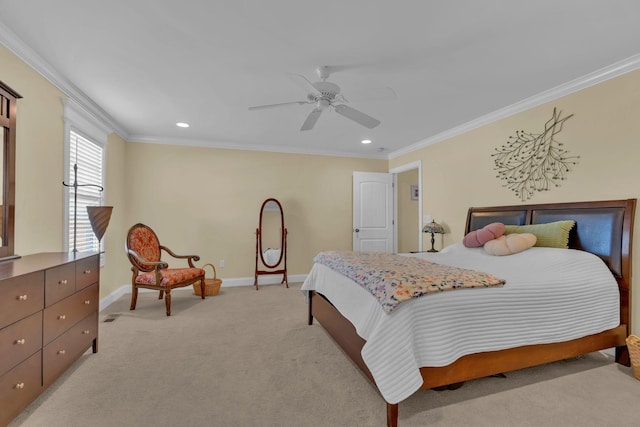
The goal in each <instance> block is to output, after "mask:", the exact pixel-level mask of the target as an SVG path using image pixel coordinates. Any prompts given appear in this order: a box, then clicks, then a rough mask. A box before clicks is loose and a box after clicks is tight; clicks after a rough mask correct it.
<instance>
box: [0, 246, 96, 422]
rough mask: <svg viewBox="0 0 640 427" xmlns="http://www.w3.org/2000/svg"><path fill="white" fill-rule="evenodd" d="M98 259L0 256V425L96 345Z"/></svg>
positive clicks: (63, 255) (55, 255)
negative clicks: (2, 258) (3, 257)
mask: <svg viewBox="0 0 640 427" xmlns="http://www.w3.org/2000/svg"><path fill="white" fill-rule="evenodd" d="M99 260H100V256H99V254H97V253H91V252H88V253H77V254H75V255H74V254H73V253H66V252H55V253H41V254H35V255H28V256H24V257H22V258H19V259H15V260H9V261H3V262H0V408H1V410H0V426H6V425H7V424H9V422H11V420H13V419H14V418H15V417H16V416H17V415H18V414H19V413H20V412H21V411H22V410H23V409H24V408H25V407H27V406H28V405H29V403H31V402H32V401H33V400H34V399H35V398H36V397H37V396H38V395H39V394H40V393H42V392H43V391H44V390H45V389H46V388H47V387H48V386H49V385H51V384H52V383H53V382H54V381H55V379H56V378H58V377H59V376H60V374H62V373H63V372H64V371H65V370H66V369H67V368H69V366H71V364H73V362H75V361H76V360H77V359H78V358H79V357H80V356H81V355H82V354H83V353H84V352H85V351H86V350H87V349H89V348H90V347H93V352H94V353H96V352H97V351H98V305H99V304H98V303H99V286H100V284H99V282H100V280H99V279H100V264H99V262H100V261H99Z"/></svg>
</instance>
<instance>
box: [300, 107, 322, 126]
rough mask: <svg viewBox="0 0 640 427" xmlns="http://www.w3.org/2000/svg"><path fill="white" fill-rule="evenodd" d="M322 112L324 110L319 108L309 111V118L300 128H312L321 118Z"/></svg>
mask: <svg viewBox="0 0 640 427" xmlns="http://www.w3.org/2000/svg"><path fill="white" fill-rule="evenodd" d="M320 114H322V110H321V109H319V108H314V109H313V111H311V112H310V113H309V115H308V116H307V119H306V120H305V121H304V123H303V124H302V127H301V128H300V130H311V129H313V127H314V126H315V125H316V122H317V121H318V119H319V118H320Z"/></svg>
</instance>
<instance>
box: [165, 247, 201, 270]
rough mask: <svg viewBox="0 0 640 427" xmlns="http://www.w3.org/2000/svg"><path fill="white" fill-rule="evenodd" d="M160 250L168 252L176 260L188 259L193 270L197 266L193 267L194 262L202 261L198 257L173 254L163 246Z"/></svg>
mask: <svg viewBox="0 0 640 427" xmlns="http://www.w3.org/2000/svg"><path fill="white" fill-rule="evenodd" d="M160 249H161V250H163V251H165V252H167V253H168V254H169V255H171V256H172V257H174V258H179V259H186V260H187V262H188V263H189V266H190V267H191V268H195V265H193V261H200V257H199V256H198V255H177V254H175V253H173V251H172V250H171V249H169V248H168V247H166V246H162V245H160Z"/></svg>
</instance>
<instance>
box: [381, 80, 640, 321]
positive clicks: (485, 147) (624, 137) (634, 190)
mask: <svg viewBox="0 0 640 427" xmlns="http://www.w3.org/2000/svg"><path fill="white" fill-rule="evenodd" d="M554 107H557V108H558V109H560V110H562V111H563V113H565V114H574V117H572V118H570V119H569V120H568V121H567V122H565V126H564V129H563V130H562V132H561V133H560V134H559V135H558V140H559V141H560V142H563V143H565V146H564V148H565V149H567V150H568V151H569V154H570V155H579V156H580V160H579V164H578V165H577V166H576V167H575V169H574V170H573V171H572V172H569V173H568V175H567V180H566V181H563V182H562V184H561V186H560V187H558V188H553V189H552V190H551V191H548V192H539V193H536V194H535V196H534V197H533V198H532V199H530V200H529V201H528V203H545V202H560V201H566V202H570V201H583V200H608V199H626V198H640V168H639V167H638V162H639V161H640V137H639V136H638V119H639V118H640V71H636V72H632V73H629V74H626V75H624V76H622V77H618V78H616V79H613V80H610V81H607V82H604V83H601V84H599V85H596V86H594V87H591V88H588V89H585V90H582V91H580V92H577V93H574V94H571V95H568V96H565V97H563V98H561V99H558V100H556V101H553V102H550V103H548V104H545V105H542V106H539V107H536V108H533V109H530V110H528V111H525V112H522V113H519V114H516V115H514V116H511V117H508V118H506V119H503V120H500V121H498V122H496V123H492V124H490V125H487V126H484V127H481V128H479V129H476V130H473V131H470V132H467V133H465V134H463V135H459V136H457V137H454V138H451V139H449V140H447V141H445V142H441V143H437V144H434V145H431V146H428V147H425V148H423V149H421V150H418V151H415V152H413V153H410V154H407V155H404V156H401V157H398V158H395V159H392V160H391V161H390V165H389V166H390V167H392V168H393V167H397V166H400V165H403V164H406V163H410V162H413V161H416V160H422V162H423V165H424V167H423V182H422V185H423V188H428V189H429V191H426V190H425V191H424V193H423V208H424V212H429V213H430V214H432V215H433V216H434V217H435V218H438V222H440V223H441V224H443V225H446V226H447V228H448V229H449V230H450V233H449V234H446V235H445V236H444V240H445V244H451V243H454V242H458V241H460V240H461V239H462V237H463V233H464V223H465V219H466V213H467V209H468V208H469V206H493V205H505V204H515V205H517V204H520V203H521V202H520V199H518V198H517V197H516V196H515V195H514V194H513V193H512V192H510V191H509V190H507V189H505V188H503V187H502V186H501V183H500V181H499V180H498V179H497V178H496V171H495V170H494V163H493V158H492V157H491V154H492V153H493V152H494V150H495V148H497V147H500V146H501V145H502V143H503V142H505V141H506V140H507V138H508V137H509V136H511V135H514V134H515V131H516V130H521V129H522V130H527V131H532V132H540V131H541V130H542V129H543V125H544V123H545V122H546V121H547V120H548V119H549V118H550V117H551V114H552V112H553V108H554ZM432 159H438V160H437V161H436V162H434V161H432ZM427 207H428V209H427ZM638 215H640V209H638V211H637V213H636V223H640V221H639V219H638ZM639 239H640V233H635V237H634V239H633V244H634V247H635V253H634V257H633V260H632V265H633V269H634V270H635V271H637V268H640V263H639V260H640V241H639ZM635 277H636V278H635V279H634V280H633V293H634V297H635V298H633V307H632V317H633V320H632V325H633V330H634V331H635V332H636V333H637V332H638V331H640V285H639V283H640V280H638V278H637V277H638V276H637V275H636V276H635Z"/></svg>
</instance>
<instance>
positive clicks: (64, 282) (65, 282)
mask: <svg viewBox="0 0 640 427" xmlns="http://www.w3.org/2000/svg"><path fill="white" fill-rule="evenodd" d="M67 283H69V282H67V279H62V280H60V281H59V282H58V284H60V285H66V284H67Z"/></svg>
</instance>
